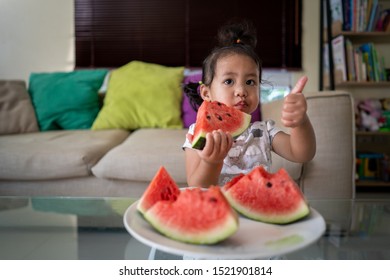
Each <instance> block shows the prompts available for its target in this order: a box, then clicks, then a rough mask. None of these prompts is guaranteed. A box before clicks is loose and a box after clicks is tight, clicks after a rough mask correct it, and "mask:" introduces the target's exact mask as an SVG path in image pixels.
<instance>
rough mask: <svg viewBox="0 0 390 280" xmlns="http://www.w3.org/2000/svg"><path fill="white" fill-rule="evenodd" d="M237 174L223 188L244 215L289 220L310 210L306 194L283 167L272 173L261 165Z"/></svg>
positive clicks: (277, 220)
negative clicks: (247, 171) (248, 171)
mask: <svg viewBox="0 0 390 280" xmlns="http://www.w3.org/2000/svg"><path fill="white" fill-rule="evenodd" d="M238 176H239V177H237V179H234V178H233V180H232V181H231V182H229V183H227V184H226V185H225V186H223V188H222V191H223V193H224V194H225V196H226V198H227V200H228V201H229V202H230V204H231V205H232V206H233V208H235V209H236V210H237V211H238V212H239V213H241V214H242V215H244V216H246V217H248V218H251V219H254V220H257V221H261V222H266V223H273V224H287V223H291V222H294V221H297V220H299V219H301V218H303V217H305V216H307V215H308V214H309V212H310V209H309V206H308V204H307V202H306V200H305V198H304V195H303V194H302V192H301V190H300V189H299V187H298V185H297V184H296V183H295V182H294V180H293V179H291V177H290V176H289V175H288V173H287V172H286V170H284V169H283V168H282V169H280V170H279V171H278V172H276V173H274V174H272V173H269V172H267V171H266V170H265V169H264V168H263V167H262V166H259V167H257V168H255V169H254V170H252V171H251V172H250V173H248V174H247V175H238Z"/></svg>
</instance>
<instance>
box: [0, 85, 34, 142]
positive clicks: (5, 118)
mask: <svg viewBox="0 0 390 280" xmlns="http://www.w3.org/2000/svg"><path fill="white" fill-rule="evenodd" d="M38 130H39V129H38V123H37V119H36V117H35V112H34V108H33V106H32V103H31V99H30V95H29V94H28V92H27V89H26V83H25V82H24V81H11V80H9V81H8V80H7V81H5V80H4V81H0V135H3V134H14V133H24V132H36V131H38Z"/></svg>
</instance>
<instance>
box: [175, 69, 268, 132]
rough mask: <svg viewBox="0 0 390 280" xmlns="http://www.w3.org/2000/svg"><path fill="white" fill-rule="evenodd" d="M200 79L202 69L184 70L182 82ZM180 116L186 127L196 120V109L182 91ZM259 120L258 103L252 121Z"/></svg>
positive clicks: (196, 81)
mask: <svg viewBox="0 0 390 280" xmlns="http://www.w3.org/2000/svg"><path fill="white" fill-rule="evenodd" d="M201 80H202V70H186V71H185V72H184V80H183V83H184V84H187V83H190V82H192V83H198V82H199V81H201ZM181 114H182V115H181V117H182V121H183V126H184V127H185V128H188V127H189V126H190V125H191V124H193V123H195V122H196V111H195V110H194V109H193V108H192V107H191V104H190V100H189V98H188V96H187V95H186V94H185V93H184V92H183V101H182V106H181ZM260 120H261V112H260V105H259V106H257V108H256V110H255V111H254V112H253V113H252V122H255V121H260Z"/></svg>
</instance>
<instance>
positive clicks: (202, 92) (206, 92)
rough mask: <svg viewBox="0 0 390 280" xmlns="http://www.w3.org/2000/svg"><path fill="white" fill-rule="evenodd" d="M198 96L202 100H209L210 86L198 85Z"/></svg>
mask: <svg viewBox="0 0 390 280" xmlns="http://www.w3.org/2000/svg"><path fill="white" fill-rule="evenodd" d="M200 96H201V97H202V99H203V100H206V101H211V97H210V88H209V87H208V86H206V85H204V84H201V85H200Z"/></svg>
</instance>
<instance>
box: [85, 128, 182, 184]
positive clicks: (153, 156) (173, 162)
mask: <svg viewBox="0 0 390 280" xmlns="http://www.w3.org/2000/svg"><path fill="white" fill-rule="evenodd" d="M186 133H187V129H140V130H137V131H135V132H133V133H132V135H131V137H129V138H127V139H126V141H124V142H123V143H122V144H121V145H119V146H117V147H115V148H114V149H112V150H111V151H110V152H108V153H107V154H106V155H105V156H104V157H103V158H102V159H101V160H100V161H99V162H98V163H97V164H96V165H95V166H94V167H93V168H92V172H93V174H94V175H95V176H97V177H100V178H106V179H123V180H134V181H147V182H149V181H150V180H151V179H152V178H153V177H154V175H155V174H156V172H157V170H158V169H159V167H160V166H164V167H165V168H166V169H167V171H168V172H169V174H170V175H171V176H172V177H173V179H174V180H175V181H176V183H178V184H183V183H184V184H185V183H186V172H185V153H184V151H183V150H182V145H183V143H184V141H185V137H186Z"/></svg>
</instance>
